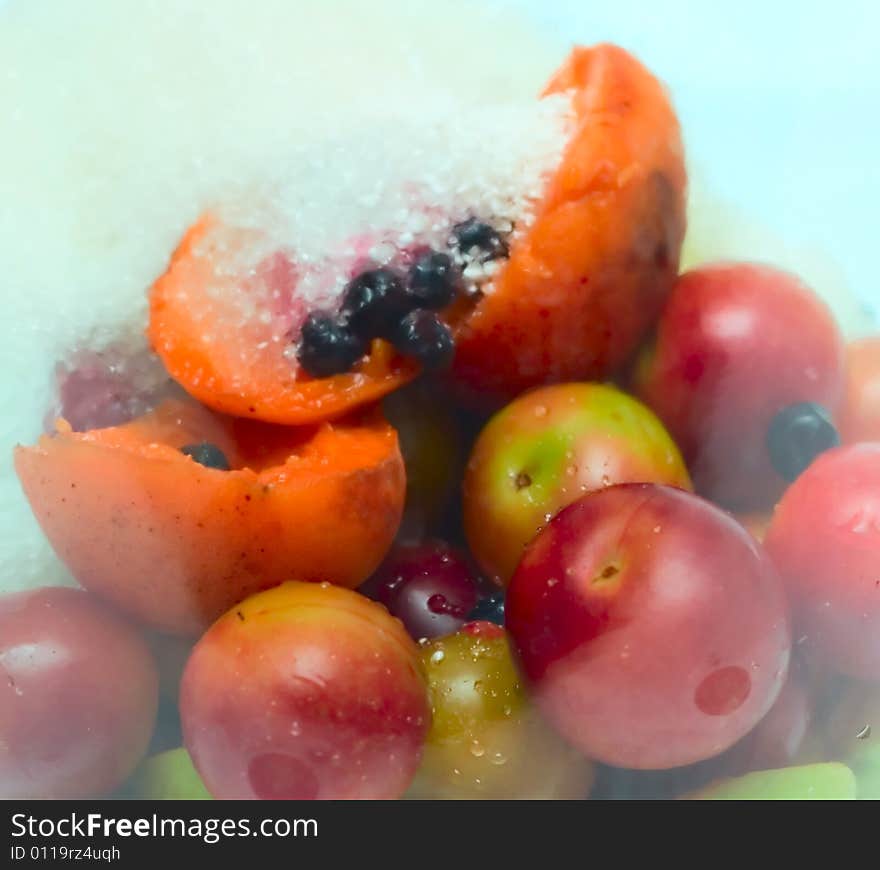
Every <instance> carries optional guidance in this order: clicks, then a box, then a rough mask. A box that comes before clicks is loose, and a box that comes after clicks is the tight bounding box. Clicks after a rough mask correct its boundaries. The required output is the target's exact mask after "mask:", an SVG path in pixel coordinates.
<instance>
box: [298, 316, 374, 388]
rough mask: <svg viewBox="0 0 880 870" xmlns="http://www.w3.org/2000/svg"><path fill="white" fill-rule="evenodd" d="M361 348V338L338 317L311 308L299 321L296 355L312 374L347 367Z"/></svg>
mask: <svg viewBox="0 0 880 870" xmlns="http://www.w3.org/2000/svg"><path fill="white" fill-rule="evenodd" d="M365 351H366V346H365V345H364V342H363V341H361V340H360V339H359V338H357V337H356V336H354V335H352V333H351V331H350V330H349V329H348V327H347V326H346V325H345V324H344V323H343V322H342V321H341V320H340V319H339V318H338V317H334V316H333V315H332V314H328V313H327V312H326V311H313V312H312V313H311V314H309V316H308V317H307V318H306V322H305V323H304V324H303V327H302V333H301V335H300V340H299V347H298V348H297V352H296V358H297V359H298V360H299V364H300V365H301V366H302V367H303V368H304V369H305V370H306V371H307V372H308V373H309V374H310V375H312V377H315V378H326V377H329V376H330V375H338V374H341V373H342V372H347V371H350V370H351V367H352V366H353V365H354V364H355V363H356V362H357V361H358V360H359V359H360V358H361V357H362V356H363V355H364V353H365Z"/></svg>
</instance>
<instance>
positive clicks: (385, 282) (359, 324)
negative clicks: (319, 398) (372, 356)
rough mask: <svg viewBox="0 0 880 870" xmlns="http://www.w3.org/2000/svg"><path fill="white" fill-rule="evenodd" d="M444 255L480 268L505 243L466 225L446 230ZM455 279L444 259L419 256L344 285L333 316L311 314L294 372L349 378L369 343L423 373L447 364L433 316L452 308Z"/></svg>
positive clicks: (454, 269) (477, 224) (449, 354)
mask: <svg viewBox="0 0 880 870" xmlns="http://www.w3.org/2000/svg"><path fill="white" fill-rule="evenodd" d="M450 244H451V248H452V251H453V252H454V253H455V254H456V256H457V259H458V261H463V260H464V259H467V258H469V259H474V258H476V259H478V260H479V261H480V262H488V261H489V260H494V259H498V258H499V257H506V256H507V253H508V251H507V243H506V241H505V240H504V238H503V236H502V235H501V234H500V233H499V232H498V231H497V230H495V229H494V228H493V227H492V226H491V225H489V224H486V223H483V222H481V221H478V220H477V219H476V218H470V219H469V220H466V221H463V222H462V223H459V224H456V225H455V226H454V227H453V228H452V237H451V242H450ZM460 283H461V273H460V269H459V265H458V263H457V262H456V259H454V258H453V256H451V255H450V254H448V253H444V252H442V251H435V250H431V249H427V250H425V251H422V252H420V253H418V254H417V255H416V256H415V258H414V259H413V261H412V264H411V265H410V267H409V269H408V271H407V272H406V274H403V273H401V272H399V271H397V270H395V269H392V268H390V267H388V266H382V267H379V268H375V269H367V270H366V271H364V272H361V273H360V274H358V275H356V276H355V277H354V278H352V280H351V281H349V283H348V285H347V286H346V288H345V290H344V292H343V294H342V304H341V306H340V308H339V311H338V312H329V311H313V312H311V314H309V316H308V317H307V318H306V321H305V323H304V324H303V328H302V332H301V334H300V339H299V345H298V348H297V359H298V361H299V364H300V365H301V366H302V367H303V369H305V371H307V372H308V373H309V374H310V375H312V376H313V377H319V378H323V377H328V376H330V375H335V374H341V373H343V372H347V371H350V370H351V368H352V367H353V366H354V364H355V363H356V362H357V361H358V360H359V359H360V358H361V357H362V356H363V355H364V354H365V353H366V352H367V350H368V348H369V342H370V341H371V340H372V339H374V338H384V339H386V340H387V341H390V342H391V343H392V344H393V345H394V347H395V348H397V350H398V351H399V352H400V353H402V354H404V355H405V356H409V357H413V358H414V359H417V360H418V361H419V362H420V363H421V364H422V366H423V367H424V368H425V369H428V370H433V371H436V370H439V369H444V368H447V367H448V366H449V365H450V364H451V363H452V358H453V356H454V354H455V343H454V340H453V338H452V333H451V332H450V330H449V327H448V326H447V325H446V324H445V323H444V322H443V321H442V320H441V319H440V318H439V317H438V315H437V314H436V313H435V312H436V311H439V310H442V309H444V308H446V307H447V306H449V305H450V304H452V302H453V301H454V300H455V297H456V295H457V293H458V291H459V287H460Z"/></svg>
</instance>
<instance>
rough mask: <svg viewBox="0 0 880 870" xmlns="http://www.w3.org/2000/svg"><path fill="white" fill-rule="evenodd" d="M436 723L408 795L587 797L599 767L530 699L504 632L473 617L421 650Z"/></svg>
mask: <svg viewBox="0 0 880 870" xmlns="http://www.w3.org/2000/svg"><path fill="white" fill-rule="evenodd" d="M422 663H423V665H424V667H425V671H426V673H427V675H428V684H429V687H430V691H431V702H432V706H433V724H432V726H431V730H430V732H429V733H428V738H427V742H426V745H425V753H424V757H423V759H422V765H421V767H420V768H419V772H418V773H417V775H416V779H415V781H414V783H413V786H412V787H411V789H410V791H409V792H408V797H410V798H429V799H430V798H448V799H477V798H483V799H511V798H531V799H538V798H583V797H586V795H587V793H588V792H589V790H590V785H591V784H592V781H593V766H592V764H591V763H590V762H589V761H587V760H586V759H584V758H581V757H580V756H579V754H578V753H577V752H576V751H575V750H573V749H571V747H569V746H567V745H566V744H565V743H564V742H563V741H562V740H561V739H560V738H559V737H557V736H556V735H555V734H554V733H553V731H552V730H551V729H550V728H549V727H548V726H547V725H546V724H545V723H544V722H543V721H542V720H541V719H540V717H539V715H538V713H537V711H536V710H535V708H534V707H533V706H532V705H531V704H530V703H529V701H528V699H527V698H526V694H525V687H524V685H523V682H522V679H521V678H520V675H519V674H518V673H517V670H516V665H515V662H514V660H513V657H512V656H511V653H510V646H509V644H508V640H507V636H506V634H505V632H504V629H502V628H499V627H498V626H496V625H493V624H492V623H488V622H471V623H468V624H467V625H466V626H464V628H462V629H461V630H460V631H458V632H457V633H456V634H452V635H449V636H448V637H443V638H438V639H437V640H434V641H433V642H432V643H429V644H426V645H424V646H423V647H422Z"/></svg>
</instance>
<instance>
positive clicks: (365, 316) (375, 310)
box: [340, 268, 414, 339]
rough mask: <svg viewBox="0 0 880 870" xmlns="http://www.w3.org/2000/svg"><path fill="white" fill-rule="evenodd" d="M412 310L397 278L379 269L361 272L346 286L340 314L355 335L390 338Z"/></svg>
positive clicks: (385, 270) (395, 275) (409, 299)
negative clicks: (401, 320)
mask: <svg viewBox="0 0 880 870" xmlns="http://www.w3.org/2000/svg"><path fill="white" fill-rule="evenodd" d="M413 307H414V305H413V301H412V300H411V298H410V296H409V294H408V293H407V292H406V287H405V286H404V284H403V281H402V280H401V278H400V276H399V275H398V274H397V273H396V272H395V271H393V270H392V269H388V268H380V269H369V270H367V271H366V272H361V273H360V275H357V276H356V277H354V278H352V280H351V281H349V282H348V286H346V288H345V291H344V292H343V294H342V308H341V309H340V313H341V314H342V316H343V318H344V319H345V320H346V322H347V323H348V326H349V329H350V330H351V331H352V332H353V333H354V334H355V335H357V336H360V337H361V338H364V339H371V338H390V337H391V335H392V333H393V331H394V328H395V327H396V326H397V324H398V323H399V322H400V318H401V317H403V315H404V314H406V313H407V312H408V311H409V310H410V309H412V308H413Z"/></svg>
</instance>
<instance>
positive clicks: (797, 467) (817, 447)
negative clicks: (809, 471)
mask: <svg viewBox="0 0 880 870" xmlns="http://www.w3.org/2000/svg"><path fill="white" fill-rule="evenodd" d="M838 444H840V436H839V435H838V434H837V429H835V428H834V424H833V423H832V422H831V418H830V416H829V415H828V412H827V411H826V410H825V409H824V408H823V407H822V406H821V405H817V404H815V403H814V402H799V403H798V404H796V405H789V406H788V407H787V408H783V409H782V410H781V411H780V412H779V413H778V414H777V415H776V416H775V417H774V418H773V420H772V422H771V423H770V427H769V428H768V430H767V450H768V451H769V453H770V462H771V463H772V465H773V467H774V468H775V469H776V471H777V472H778V473H779V475H780V476H781V477H783V478H785V480H787V481H792V480H794V479H795V478H796V477H797V476H798V475H799V474H800V473H801V472H802V471H804V469H806V467H807V466H808V465H809V464H810V463H811V462H812V461H813V460H814V459H815V458H816V457H817V456H818V455H819V454H820V453H823V452H824V451H826V450H829V449H830V448H832V447H836V446H837V445H838Z"/></svg>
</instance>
